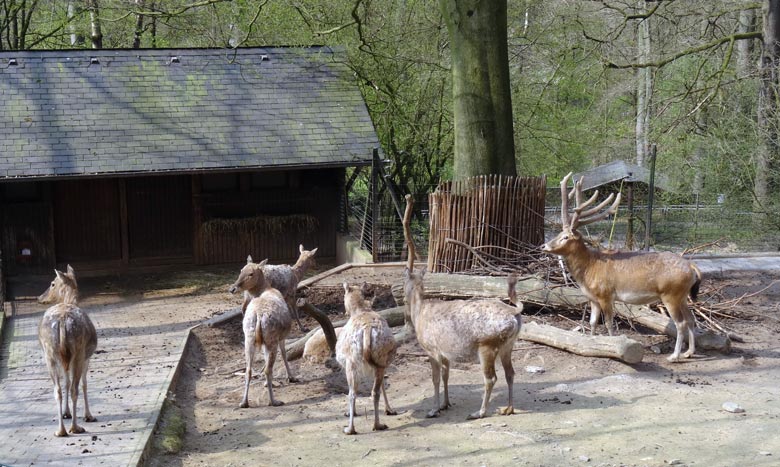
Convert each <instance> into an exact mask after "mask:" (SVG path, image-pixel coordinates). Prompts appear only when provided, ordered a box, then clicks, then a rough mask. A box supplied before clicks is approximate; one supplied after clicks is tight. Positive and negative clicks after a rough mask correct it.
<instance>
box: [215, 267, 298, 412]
mask: <svg viewBox="0 0 780 467" xmlns="http://www.w3.org/2000/svg"><path fill="white" fill-rule="evenodd" d="M267 261H268V260H267V259H266V260H263V261H262V262H260V263H253V262H252V257H251V256H248V257H247V259H246V266H244V267H243V268H242V269H241V272H240V273H239V275H238V279H236V282H235V283H233V285H231V286H230V289H229V291H230V293H236V292H238V291H243V292H245V293H244V298H245V302H244V310H245V312H244V320H243V323H242V327H243V329H244V356H245V358H246V373H245V376H246V379H245V382H244V397H243V399H241V404H240V405H239V407H241V408H246V407H249V381H250V380H251V379H252V362H253V361H254V358H255V351H256V349H257V347H261V348H262V349H263V355H264V356H265V369H264V373H265V381H266V385H267V386H268V399H269V403H268V405H273V406H279V405H284V403H283V402H281V401H278V400H276V399H274V388H273V384H272V383H273V376H274V361H275V360H276V350H277V348H278V349H279V353H281V354H282V361H283V362H284V368H285V369H286V370H287V379H288V380H289V381H290V382H291V383H295V382H297V381H298V379H297V378H295V377H294V376H293V375H292V372H291V371H290V364H289V363H288V362H287V350H286V349H285V347H284V344H285V338H286V337H287V334H289V333H290V328H291V327H292V318H291V317H290V311H289V310H288V308H287V302H285V300H284V297H283V296H282V294H281V293H280V292H279V291H278V290H276V289H275V288H273V287H271V284H270V283H269V282H268V281H267V280H266V279H265V275H264V273H263V267H264V266H265V265H266V262H267ZM247 294H249V296H251V297H253V298H251V299H250V300H249V301H248V302H246V297H247Z"/></svg>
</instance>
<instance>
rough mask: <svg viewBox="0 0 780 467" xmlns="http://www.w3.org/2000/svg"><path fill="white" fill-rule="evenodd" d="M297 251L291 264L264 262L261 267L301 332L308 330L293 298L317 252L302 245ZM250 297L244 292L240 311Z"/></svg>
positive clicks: (243, 309) (244, 308) (244, 309)
mask: <svg viewBox="0 0 780 467" xmlns="http://www.w3.org/2000/svg"><path fill="white" fill-rule="evenodd" d="M298 251H299V256H298V261H296V262H295V264H293V265H292V266H290V265H288V264H266V265H265V266H264V267H263V273H264V274H265V279H266V280H267V281H268V283H270V284H271V287H273V288H275V289H277V290H278V291H279V292H281V294H282V296H283V297H284V300H285V302H287V306H288V308H289V309H290V314H291V315H292V317H293V318H295V322H296V323H298V329H300V331H301V332H309V330H308V329H307V328H306V327H305V326H304V325H303V324H302V323H301V320H300V319H299V317H298V307H297V306H296V303H295V299H296V295H297V292H298V282H300V281H301V279H303V275H304V274H306V271H307V270H308V269H309V268H310V267H311V266H312V264H313V263H314V255H315V253H317V248H315V249H313V250H311V251H309V250H304V249H303V245H299V246H298ZM252 298H253V297H252V296H251V295H249V294H246V293H245V294H244V305H243V307H242V311H246V307H247V305H248V304H249V301H250V300H252Z"/></svg>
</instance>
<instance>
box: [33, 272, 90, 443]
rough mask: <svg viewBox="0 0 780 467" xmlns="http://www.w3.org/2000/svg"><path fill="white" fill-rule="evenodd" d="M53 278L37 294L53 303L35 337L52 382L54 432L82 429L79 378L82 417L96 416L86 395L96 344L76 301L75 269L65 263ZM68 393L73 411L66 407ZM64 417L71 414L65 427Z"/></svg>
mask: <svg viewBox="0 0 780 467" xmlns="http://www.w3.org/2000/svg"><path fill="white" fill-rule="evenodd" d="M54 272H55V274H56V275H55V277H54V280H53V281H52V282H51V285H49V288H48V289H47V290H46V291H45V292H44V293H43V294H41V296H40V297H38V302H39V303H43V304H48V303H56V304H55V305H53V306H51V307H49V309H47V310H46V312H45V313H44V314H43V319H42V320H41V322H40V324H39V326H38V340H39V341H40V343H41V347H42V348H43V357H44V360H45V361H46V367H47V368H48V370H49V376H50V377H51V379H52V382H53V383H54V399H55V400H56V401H57V417H58V420H59V427H58V429H57V431H56V432H55V433H54V434H55V436H67V435H68V431H69V432H70V433H84V431H85V430H84V428H83V427H81V426H79V425H78V423H76V418H78V417H77V415H76V404H77V402H78V397H79V381H81V386H82V392H83V393H84V421H85V422H94V421H95V420H96V419H95V417H93V416H92V413H91V412H90V411H89V401H88V399H87V373H88V372H89V358H90V357H91V356H92V354H93V353H95V349H96V348H97V332H96V331H95V326H94V325H93V324H92V321H91V320H90V319H89V316H87V313H85V312H84V310H82V309H80V308H79V307H78V305H77V303H78V299H79V289H78V283H77V282H76V273H75V271H73V268H72V267H70V265H68V268H67V272H61V271H58V270H56V269H55V270H54ZM61 378H64V379H65V401H64V404H65V407H64V408H63V406H62V405H63V396H62V380H61ZM68 397H70V401H71V405H72V408H73V412H72V413H71V410H70V407H68ZM64 418H70V419H71V424H70V429H69V430H68V431H65V424H64V423H63V421H62V420H63V419H64Z"/></svg>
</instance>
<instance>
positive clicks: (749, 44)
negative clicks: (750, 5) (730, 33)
mask: <svg viewBox="0 0 780 467" xmlns="http://www.w3.org/2000/svg"><path fill="white" fill-rule="evenodd" d="M738 21H739V26H738V27H737V32H738V33H740V34H745V33H749V32H753V31H754V30H755V28H756V12H755V11H754V10H752V9H749V10H741V11H740V12H739V20H738ZM752 55H753V40H752V39H750V40H742V41H737V76H739V77H740V78H744V77H746V76H750V74H752V73H753V71H754V69H755V66H754V64H753V60H752Z"/></svg>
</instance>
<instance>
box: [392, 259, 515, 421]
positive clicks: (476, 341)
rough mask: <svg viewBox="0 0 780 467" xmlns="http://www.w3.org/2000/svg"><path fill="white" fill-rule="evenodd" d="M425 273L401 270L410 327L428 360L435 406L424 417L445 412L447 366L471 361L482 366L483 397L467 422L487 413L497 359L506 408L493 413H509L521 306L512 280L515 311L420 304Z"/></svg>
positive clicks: (498, 305) (463, 303)
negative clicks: (505, 391) (501, 369)
mask: <svg viewBox="0 0 780 467" xmlns="http://www.w3.org/2000/svg"><path fill="white" fill-rule="evenodd" d="M424 275H425V268H423V269H422V270H421V271H420V272H419V273H415V272H413V271H410V270H409V269H408V268H406V269H405V270H404V293H405V296H406V303H407V304H408V307H409V313H410V318H411V321H412V324H413V325H414V330H415V334H416V335H417V341H418V342H419V344H420V347H422V348H423V349H424V350H425V352H426V353H427V354H428V356H429V357H430V362H431V370H432V371H431V372H432V379H433V390H434V402H435V407H434V408H433V409H432V410H431V411H430V412H428V415H427V416H428V417H436V416H438V415H439V413H440V410H444V409H447V408H448V407H450V400H449V390H448V382H449V370H450V363H451V362H463V361H473V360H474V359H475V358H476V357H478V358H479V362H480V363H481V365H482V374H483V377H484V394H483V397H482V406H481V407H480V409H479V410H478V411H477V412H473V413H472V414H470V415H469V417H468V418H469V419H473V418H482V417H484V416H485V414H486V413H487V409H488V403H489V402H490V395H491V393H492V391H493V386H494V385H495V383H496V379H497V378H496V368H495V362H496V358H497V357H498V358H500V359H501V364H502V366H503V367H504V375H505V377H506V383H507V386H508V393H509V397H508V404H507V406H506V407H505V408H503V409H501V410H499V413H501V414H502V415H509V414H512V413H514V403H513V394H512V391H513V384H514V375H515V371H514V367H513V366H512V347H513V346H514V344H515V341H516V340H517V335H518V334H519V333H520V326H521V323H522V316H521V311H522V304H521V303H518V302H517V298H516V296H515V284H516V282H517V278H516V277H515V276H514V275H512V276H510V277H509V278H508V280H507V282H508V288H509V296H510V300H511V301H512V303H516V304H517V307H513V306H510V305H506V304H504V303H502V302H501V301H500V300H486V299H480V300H452V301H442V300H426V299H425V298H424V297H425V291H424V287H423V276H424ZM440 379H441V381H442V382H443V383H444V402H443V403H440V399H439V380H440Z"/></svg>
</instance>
